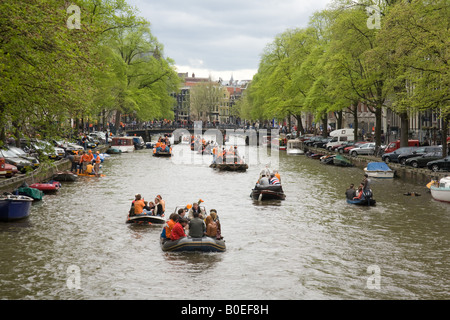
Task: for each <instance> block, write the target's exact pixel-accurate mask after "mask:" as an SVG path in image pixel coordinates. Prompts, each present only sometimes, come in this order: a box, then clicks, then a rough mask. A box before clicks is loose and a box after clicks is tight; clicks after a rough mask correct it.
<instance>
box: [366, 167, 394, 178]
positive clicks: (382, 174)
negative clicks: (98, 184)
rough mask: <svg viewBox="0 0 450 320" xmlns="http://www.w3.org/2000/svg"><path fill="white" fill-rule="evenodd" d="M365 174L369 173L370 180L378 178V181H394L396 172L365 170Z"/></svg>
mask: <svg viewBox="0 0 450 320" xmlns="http://www.w3.org/2000/svg"><path fill="white" fill-rule="evenodd" d="M364 172H365V173H367V175H368V176H369V177H370V178H377V179H393V178H394V171H381V170H380V171H370V170H366V169H364Z"/></svg>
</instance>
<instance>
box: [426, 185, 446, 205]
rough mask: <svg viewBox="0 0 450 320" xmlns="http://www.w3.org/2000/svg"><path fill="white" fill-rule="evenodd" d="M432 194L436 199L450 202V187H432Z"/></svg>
mask: <svg viewBox="0 0 450 320" xmlns="http://www.w3.org/2000/svg"><path fill="white" fill-rule="evenodd" d="M430 191H431V196H432V197H433V199H434V200H437V201H443V202H450V189H448V188H438V187H434V186H432V187H430Z"/></svg>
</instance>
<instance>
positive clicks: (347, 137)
mask: <svg viewBox="0 0 450 320" xmlns="http://www.w3.org/2000/svg"><path fill="white" fill-rule="evenodd" d="M354 132H355V130H354V129H350V128H345V129H338V130H334V131H331V132H330V137H332V139H331V141H330V142H328V143H327V145H326V146H325V148H326V149H327V150H331V148H332V147H334V146H338V145H341V144H342V143H343V142H346V141H353V137H354Z"/></svg>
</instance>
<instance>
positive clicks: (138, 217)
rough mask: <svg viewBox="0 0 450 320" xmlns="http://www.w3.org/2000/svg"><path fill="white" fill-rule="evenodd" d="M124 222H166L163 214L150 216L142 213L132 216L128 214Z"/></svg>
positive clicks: (147, 223) (145, 223)
mask: <svg viewBox="0 0 450 320" xmlns="http://www.w3.org/2000/svg"><path fill="white" fill-rule="evenodd" d="M126 223H135V224H144V225H152V224H157V225H161V224H164V223H166V220H165V219H164V217H163V216H152V215H150V214H146V213H142V214H137V215H134V216H131V217H130V215H128V216H127V221H126Z"/></svg>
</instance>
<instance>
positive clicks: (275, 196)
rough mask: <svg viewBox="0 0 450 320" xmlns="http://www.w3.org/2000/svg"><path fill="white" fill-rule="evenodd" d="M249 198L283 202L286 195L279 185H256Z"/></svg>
mask: <svg viewBox="0 0 450 320" xmlns="http://www.w3.org/2000/svg"><path fill="white" fill-rule="evenodd" d="M250 196H251V197H252V198H253V199H255V200H259V201H262V200H284V199H286V195H285V194H284V192H283V187H282V186H281V185H269V186H261V185H259V184H257V185H256V186H255V188H254V189H252V193H251V194H250Z"/></svg>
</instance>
